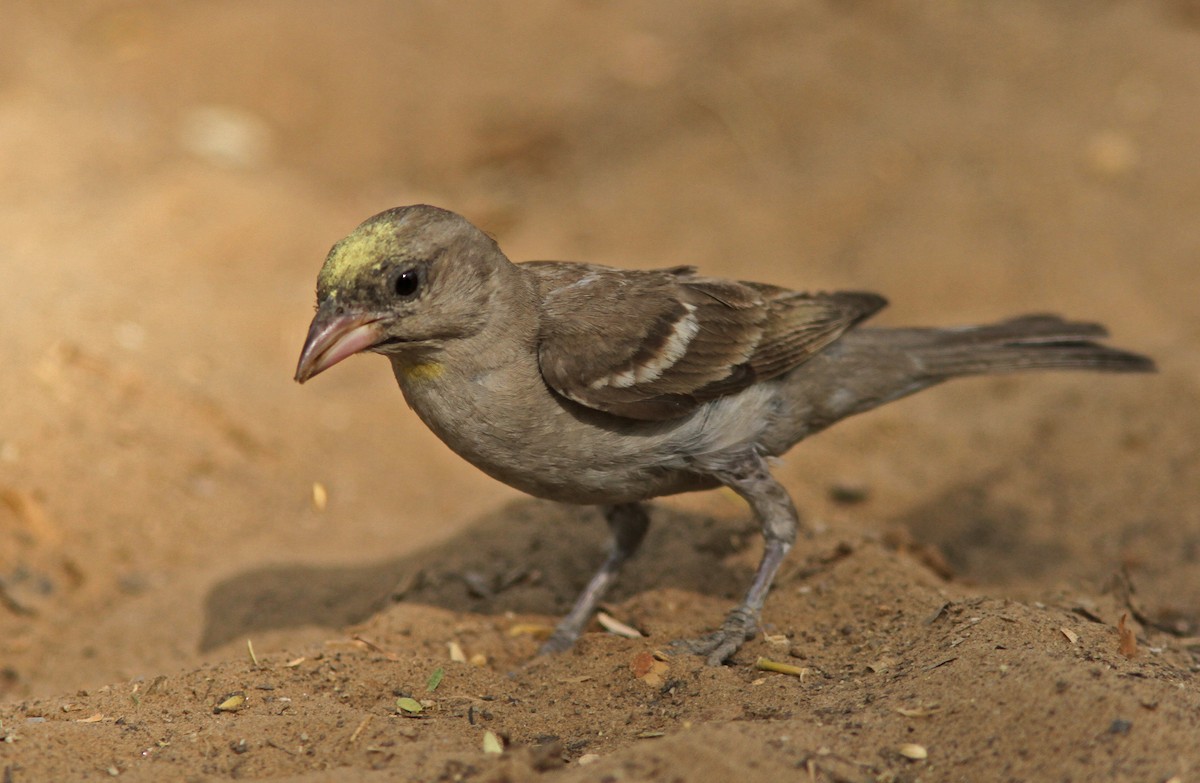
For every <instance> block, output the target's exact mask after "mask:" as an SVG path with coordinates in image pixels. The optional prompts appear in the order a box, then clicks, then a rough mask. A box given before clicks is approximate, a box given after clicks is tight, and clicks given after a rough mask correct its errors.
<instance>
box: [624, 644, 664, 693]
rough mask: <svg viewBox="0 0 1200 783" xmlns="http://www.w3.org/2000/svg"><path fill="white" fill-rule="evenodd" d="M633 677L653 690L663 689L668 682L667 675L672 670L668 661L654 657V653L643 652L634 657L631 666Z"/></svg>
mask: <svg viewBox="0 0 1200 783" xmlns="http://www.w3.org/2000/svg"><path fill="white" fill-rule="evenodd" d="M629 668H630V669H631V670H632V671H633V676H634V677H636V678H637V679H639V680H641V681H642V682H644V683H646V684H647V685H649V686H650V687H651V688H661V687H662V685H663V683H664V682H666V678H665V675H666V673H667V672H668V671H670V669H671V665H670V664H668V663H667V662H666V661H661V660H659V659H658V658H655V657H654V653H652V652H647V651H645V650H643V651H642V652H640V653H638V654H637V655H635V656H633V660H632V661H631V662H630V664H629Z"/></svg>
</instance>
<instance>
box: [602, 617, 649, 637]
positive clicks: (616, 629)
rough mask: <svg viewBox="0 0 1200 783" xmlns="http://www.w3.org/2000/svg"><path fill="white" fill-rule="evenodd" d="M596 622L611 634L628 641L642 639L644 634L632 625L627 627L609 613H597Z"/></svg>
mask: <svg viewBox="0 0 1200 783" xmlns="http://www.w3.org/2000/svg"><path fill="white" fill-rule="evenodd" d="M596 621H597V622H599V623H600V625H601V626H602V627H603V628H604V630H606V631H608V632H609V633H611V634H616V635H617V636H623V637H625V638H626V639H641V638H642V636H643V634H642V632H641V631H639V630H638V629H636V628H634V627H633V626H631V625H626V624H625V623H623V622H621V621H620V620H618V619H617V618H615V617H613V616H612V615H611V614H609V613H608V612H597V613H596Z"/></svg>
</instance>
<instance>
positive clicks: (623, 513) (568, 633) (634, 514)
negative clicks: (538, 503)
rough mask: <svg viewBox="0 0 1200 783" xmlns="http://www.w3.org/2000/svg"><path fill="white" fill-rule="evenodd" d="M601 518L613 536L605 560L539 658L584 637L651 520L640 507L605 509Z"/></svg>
mask: <svg viewBox="0 0 1200 783" xmlns="http://www.w3.org/2000/svg"><path fill="white" fill-rule="evenodd" d="M604 518H605V519H606V520H608V527H609V529H610V530H611V531H612V536H613V540H612V545H611V547H610V548H609V550H608V557H607V558H605V560H604V564H603V565H601V566H600V570H599V571H597V572H596V573H595V575H594V576H593V577H592V578H591V580H590V581H589V582H588V583H587V587H585V588H583V592H581V593H580V594H579V597H578V598H576V599H575V605H574V606H573V607H571V611H570V612H568V613H567V616H566V617H564V618H563V619H562V620H560V621H559V623H558V625H557V626H556V627H555V629H554V633H552V634H551V635H550V638H549V639H547V640H546V642H545V644H543V645H542V647H541V649H539V650H538V653H539V654H545V653H551V652H560V651H562V650H566V649H567V648H569V647H570V646H571V645H573V644H575V640H576V639H578V638H579V634H581V633H583V628H584V626H585V625H587V623H588V621H589V620H591V619H592V613H593V612H595V611H596V604H598V603H600V599H601V598H603V597H604V594H605V593H606V592H607V591H608V588H609V587H611V586H612V583H613V582H615V581H617V574H618V573H620V571H621V566H622V565H624V564H625V561H626V560H628V559H629V558H630V557H632V556H633V553H634V552H636V551H637V549H638V547H639V546H641V544H642V539H643V538H645V537H646V530H647V529H648V528H649V527H650V517H649V516H648V515H647V514H646V509H645V508H644V507H643V506H642V504H641V503H622V504H620V505H618V506H605V507H604Z"/></svg>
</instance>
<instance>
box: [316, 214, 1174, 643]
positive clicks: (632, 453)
mask: <svg viewBox="0 0 1200 783" xmlns="http://www.w3.org/2000/svg"><path fill="white" fill-rule="evenodd" d="M316 294H317V304H316V314H315V316H314V317H313V319H312V323H311V326H310V328H309V330H308V334H307V337H306V339H305V341H304V346H303V349H302V351H301V354H300V359H299V362H298V364H297V367H296V374H295V380H296V381H298V382H299V383H304V382H305V381H307V380H309V379H311V378H313V377H314V376H316V375H317V374H319V373H321V372H324V371H325V370H327V369H329V368H330V367H332V366H334V365H335V364H337V363H339V362H341V361H343V360H344V359H346V358H347V357H349V356H352V355H354V354H358V353H362V352H371V353H377V354H382V355H384V356H386V357H387V358H388V359H389V360H390V362H391V366H392V370H393V373H394V375H395V378H396V381H397V383H398V384H399V387H400V390H401V392H402V393H403V395H404V397H405V399H406V401H407V403H408V405H409V407H410V408H411V409H412V410H413V411H415V413H416V415H417V416H418V417H419V418H420V419H421V420H422V421H423V422H424V423H425V424H426V425H427V426H428V427H429V429H431V430H432V431H433V432H434V433H435V434H436V435H437V437H438V438H440V439H441V440H442V441H443V442H444V443H445V444H446V445H447V446H448V447H449V448H450V449H451V450H452V451H454V452H456V453H457V454H458V455H459V456H461V457H462V458H463V459H465V460H466V461H467V462H469V463H471V464H472V465H474V466H475V467H477V468H478V469H480V470H482V471H483V472H484V473H486V474H488V475H489V476H491V477H493V478H495V479H497V480H499V481H501V482H503V483H505V484H508V485H509V486H512V487H515V488H516V489H518V490H520V491H522V492H525V493H527V494H529V495H533V496H535V497H539V498H545V499H549V500H553V501H558V502H562V503H569V504H584V505H596V506H600V507H601V508H602V510H603V516H604V518H605V520H606V521H607V523H608V526H609V528H610V532H611V536H612V541H611V544H610V546H609V549H608V553H607V556H606V558H605V559H604V561H603V563H602V564H601V565H600V567H599V569H598V570H597V571H596V572H595V574H594V575H593V576H592V577H591V579H590V580H589V581H588V582H587V584H586V586H585V587H584V588H583V590H582V592H581V593H580V594H579V596H578V598H577V599H576V600H575V602H574V605H573V606H572V608H571V610H570V611H569V612H568V613H567V614H566V615H565V616H564V617H563V618H562V620H561V621H560V622H559V623H558V624H557V626H556V627H555V629H554V631H553V633H551V634H550V636H549V637H548V639H547V640H546V641H545V643H544V644H543V645H542V646H541V649H540V652H542V653H552V652H559V651H562V650H566V649H568V648H570V647H571V646H572V645H573V644H574V643H575V641H576V640H577V639H578V638H579V637H580V635H581V634H582V632H583V630H584V629H585V627H586V626H587V624H588V623H589V622H590V620H591V617H592V615H593V613H594V612H595V610H596V608H597V606H598V604H599V602H600V601H601V599H602V597H603V596H604V594H605V592H606V591H607V590H608V588H609V587H610V586H611V585H612V584H613V582H614V581H615V580H616V578H617V575H618V573H619V571H620V570H621V567H622V566H623V565H624V564H625V562H626V561H627V560H628V559H629V558H630V557H632V556H633V555H634V553H635V552H636V551H637V549H638V547H639V545H640V544H641V543H642V540H643V539H644V537H645V535H646V531H647V529H648V527H649V524H650V518H649V514H648V512H647V509H646V505H645V501H647V500H650V499H652V498H656V497H661V496H667V495H674V494H678V493H684V492H693V491H699V490H707V489H713V488H717V487H727V488H729V489H730V490H732V491H733V492H734V493H736V494H737V495H739V496H740V497H741V498H743V499H744V500H745V501H746V503H747V504H748V505H749V507H750V509H751V511H752V513H753V514H754V516H755V517H756V518H757V522H758V524H759V526H760V528H761V531H762V536H763V539H764V548H763V554H762V557H761V561H760V562H759V564H758V567H757V569H756V570H755V572H754V576H753V579H752V580H751V583H750V585H749V587H748V589H747V590H746V593H745V595H744V597H743V598H742V600H741V601H740V602H739V603H738V604H737V605H736V606H735V607H734V608H733V609H732V610H731V611H730V612H729V613H728V615H727V616H726V617H725V619H724V621H723V622H722V624H721V625H720V627H719V628H717V629H715V630H714V631H712V632H709V633H702V634H701V635H699V636H697V637H696V638H692V639H687V640H681V641H680V642H678V643H677V647H678V649H680V650H682V651H683V652H686V653H694V654H697V655H700V656H702V657H704V658H705V659H706V661H707V663H708V664H710V665H714V666H716V665H722V664H724V663H727V662H729V661H730V660H731V659H732V657H733V656H734V654H735V653H736V652H737V651H738V649H739V648H740V647H741V646H742V645H743V644H744V643H745V642H746V641H747V640H750V639H753V638H754V637H755V636H756V635H757V633H758V632H759V628H760V624H761V622H762V620H761V617H762V611H763V607H764V603H765V601H766V598H767V595H768V593H769V591H770V589H771V583H772V581H773V580H774V578H775V575H776V572H777V571H778V570H779V567H780V565H781V563H783V562H784V559H785V557H786V556H787V554H788V552H789V550H790V549H791V548H792V546H793V544H794V542H795V540H796V536H797V531H798V530H800V529H801V525H800V518H799V515H798V513H797V510H796V506H795V504H794V503H793V501H792V498H791V496H790V495H789V493H788V491H787V489H786V488H785V487H784V486H783V485H782V484H781V483H780V482H779V481H778V480H777V479H776V478H775V477H774V476H773V475H772V472H771V461H772V458H775V457H779V456H781V455H783V454H784V453H785V452H787V451H788V450H789V449H791V448H792V447H793V446H795V445H796V444H797V443H799V442H800V441H802V440H804V439H805V438H807V437H809V436H810V435H813V434H815V433H817V432H820V431H821V430H824V429H825V428H827V427H829V426H830V425H832V424H834V423H836V422H838V421H840V420H842V419H844V418H847V417H849V416H852V415H855V414H858V413H862V412H865V411H868V410H870V409H872V408H876V407H878V406H880V405H883V404H885V403H888V402H891V401H893V400H897V399H899V398H901V397H905V396H907V395H909V394H912V393H914V392H917V391H920V390H922V389H926V388H928V387H931V386H935V385H937V384H940V383H942V382H943V381H946V380H949V379H951V378H957V377H961V376H970V375H980V374H991V373H1007V372H1014V371H1028V370H1095V371H1103V372H1119V373H1134V372H1150V371H1153V370H1154V369H1155V364H1154V362H1153V361H1152V360H1151V359H1150V358H1148V357H1146V356H1142V355H1139V354H1137V353H1132V352H1128V351H1124V350H1120V349H1117V348H1112V347H1109V346H1106V345H1103V344H1101V343H1099V342H1097V340H1098V339H1099V338H1103V337H1106V336H1107V331H1106V330H1105V328H1104V327H1103V326H1101V325H1099V324H1096V323H1086V322H1074V321H1068V320H1064V319H1063V318H1060V317H1058V316H1056V315H1043V314H1037V315H1025V316H1020V317H1016V318H1011V319H1008V320H1004V321H1000V322H998V323H992V324H988V325H982V326H962V327H953V328H934V327H930V328H883V327H867V326H863V325H862V324H863V322H864V321H865V320H866V319H867V318H869V317H870V316H872V315H873V314H875V313H876V312H878V311H879V310H880V309H881V308H883V307H884V306H885V305H886V304H887V302H886V300H885V299H884V298H883V297H882V296H879V295H878V294H873V293H867V292H860V291H839V292H829V293H822V292H804V291H796V290H791V289H788V288H783V287H779V286H775V285H769V284H766V283H757V282H747V281H740V280H732V279H725V278H719V277H708V276H705V275H703V274H701V273H700V272H699V271H698V270H697V269H696V268H695V267H692V266H675V267H670V268H660V269H645V270H637V269H620V268H614V267H609V266H602V265H598V264H587V263H575V262H565V261H526V262H522V263H514V262H512V261H510V260H509V259H508V258H507V256H505V254H504V253H503V252H502V250H501V249H500V246H499V245H498V244H497V242H496V241H495V240H494V239H493V238H492V237H491V236H489V235H488V234H487V233H485V232H484V231H482V230H480V229H479V228H477V227H475V226H474V225H472V224H471V223H470V222H469V221H468V220H467V219H466V218H464V217H462V216H461V215H458V214H456V213H454V212H451V211H448V210H445V209H441V208H438V207H434V206H430V205H425V204H417V205H413V206H404V207H397V208H394V209H389V210H386V211H384V212H381V213H379V214H377V215H375V216H373V217H371V218H368V219H367V220H366V221H364V222H363V223H362V224H361V225H359V226H358V227H357V228H355V229H354V231H353V232H351V233H350V234H349V235H348V236H346V237H345V238H344V239H342V240H341V241H339V242H337V243H336V244H334V245H333V247H332V249H331V250H330V251H329V253H328V255H327V257H326V258H325V262H324V264H323V265H322V267H321V270H320V272H319V274H318V277H317V286H316Z"/></svg>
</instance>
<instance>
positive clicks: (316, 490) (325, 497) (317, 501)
mask: <svg viewBox="0 0 1200 783" xmlns="http://www.w3.org/2000/svg"><path fill="white" fill-rule="evenodd" d="M312 504H313V508H315V509H316V510H317V511H324V510H325V507H326V506H328V505H329V490H327V489H325V485H324V484H322V483H321V482H319V481H314V482H313V486H312Z"/></svg>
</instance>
